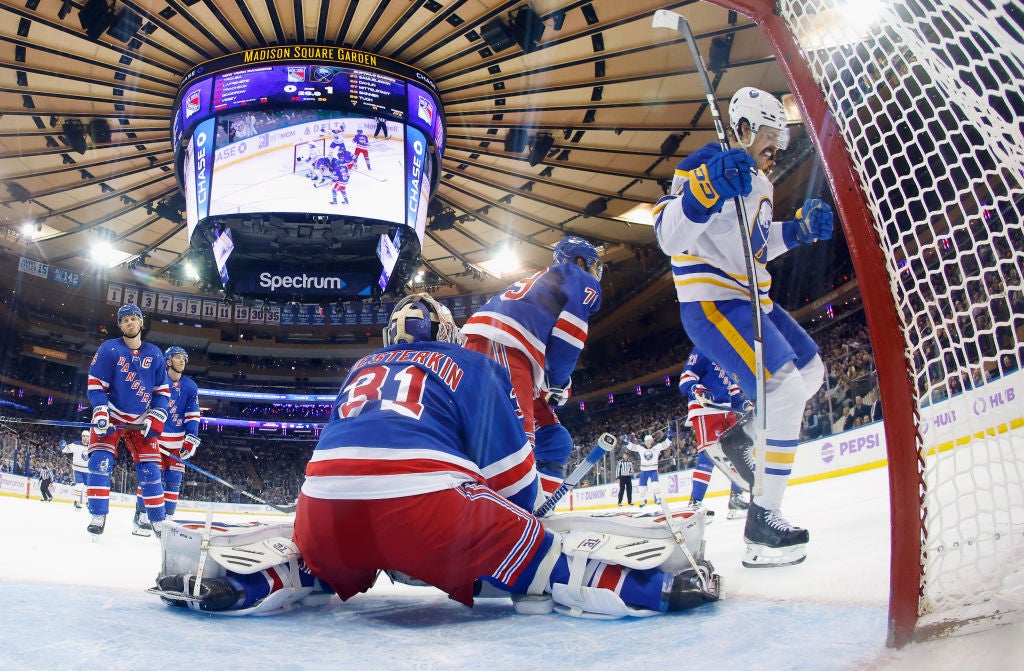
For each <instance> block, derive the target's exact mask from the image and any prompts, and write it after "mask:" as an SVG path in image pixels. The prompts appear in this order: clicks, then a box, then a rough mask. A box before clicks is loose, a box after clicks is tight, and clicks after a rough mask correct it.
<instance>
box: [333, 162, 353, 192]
mask: <svg viewBox="0 0 1024 671" xmlns="http://www.w3.org/2000/svg"><path fill="white" fill-rule="evenodd" d="M345 154H346V155H348V157H351V154H349V153H348V152H345ZM352 165H353V164H352V163H349V162H347V161H346V160H345V159H342V158H336V159H334V161H333V162H332V165H331V173H332V175H333V179H332V184H331V205H337V204H338V195H339V194H340V195H341V202H342V204H344V205H348V181H349V179H350V178H351V177H352V173H351V171H350V170H351V168H352Z"/></svg>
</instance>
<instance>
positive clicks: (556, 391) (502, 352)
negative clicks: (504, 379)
mask: <svg viewBox="0 0 1024 671" xmlns="http://www.w3.org/2000/svg"><path fill="white" fill-rule="evenodd" d="M553 260H554V264H553V265H551V266H548V267H547V268H544V269H543V270H540V271H538V272H536V273H534V274H533V275H531V276H530V277H527V278H525V279H522V280H519V281H518V282H516V283H515V284H513V285H512V286H510V287H509V288H508V289H506V290H505V291H503V292H502V293H500V294H497V295H496V296H494V297H493V298H491V300H489V301H487V302H486V303H485V304H484V305H482V306H481V307H480V309H479V310H477V311H476V312H475V313H474V314H473V315H472V316H471V317H470V318H469V319H468V320H467V321H466V325H465V326H464V327H463V329H462V332H463V333H464V334H465V335H466V347H467V348H468V349H471V350H473V351H475V352H482V353H483V354H486V355H487V356H489V357H491V358H492V359H494V360H495V361H497V362H498V363H500V364H501V365H502V366H504V367H505V368H506V369H508V373H509V377H511V379H512V387H513V388H514V389H515V392H516V396H517V398H518V399H519V405H520V408H521V409H522V412H523V428H524V429H525V430H526V435H527V437H528V438H529V439H530V442H531V443H533V444H534V445H535V448H536V450H537V451H536V452H535V455H536V458H537V470H538V471H539V472H540V477H541V485H542V487H543V489H544V492H545V493H548V494H550V493H551V492H553V491H554V490H555V489H557V488H558V485H559V484H561V482H562V480H563V479H564V478H565V464H566V462H567V461H568V460H569V455H570V454H571V453H572V439H571V438H568V440H567V439H566V438H567V436H568V432H566V431H565V429H564V428H563V427H562V426H561V425H560V424H559V423H558V417H557V415H555V413H554V410H553V409H552V406H561V405H564V404H565V402H566V401H567V400H568V399H569V395H570V393H571V388H572V377H571V374H572V371H573V369H574V368H576V361H577V360H578V359H579V356H580V353H581V352H582V351H583V346H584V344H585V343H586V341H587V329H588V323H589V320H590V316H591V315H592V314H594V313H595V312H597V311H598V310H599V309H600V308H601V276H602V274H603V273H604V266H603V265H602V263H601V260H600V258H598V253H597V249H595V248H594V246H593V245H592V244H590V243H589V242H587V241H586V240H584V239H583V238H580V237H577V236H571V237H568V238H563V239H562V240H560V241H559V242H558V244H556V245H555V249H554V254H553ZM551 426H554V427H556V428H551V429H549V428H545V427H551ZM538 438H540V440H538Z"/></svg>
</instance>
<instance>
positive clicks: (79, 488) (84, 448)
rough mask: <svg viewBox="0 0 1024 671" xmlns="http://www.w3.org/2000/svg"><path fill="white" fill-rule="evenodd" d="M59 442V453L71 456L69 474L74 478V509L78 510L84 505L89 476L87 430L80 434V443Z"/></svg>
mask: <svg viewBox="0 0 1024 671" xmlns="http://www.w3.org/2000/svg"><path fill="white" fill-rule="evenodd" d="M60 442H61V445H60V451H61V452H63V453H64V454H70V455H71V472H72V473H74V476H75V486H74V490H73V491H74V495H75V509H76V510H79V509H81V508H82V506H83V505H85V482H86V479H87V478H88V476H89V456H88V452H89V430H88V429H86V430H85V431H83V432H82V438H81V441H80V442H76V443H68V442H65V441H63V440H62V441H60Z"/></svg>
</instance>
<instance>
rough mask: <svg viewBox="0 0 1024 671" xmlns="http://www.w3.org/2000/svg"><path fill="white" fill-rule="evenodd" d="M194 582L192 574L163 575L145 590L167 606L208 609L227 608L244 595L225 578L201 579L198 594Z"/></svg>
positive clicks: (194, 578)
mask: <svg viewBox="0 0 1024 671" xmlns="http://www.w3.org/2000/svg"><path fill="white" fill-rule="evenodd" d="M195 584H196V577H195V576H194V575H163V576H160V577H159V578H157V579H156V587H151V588H149V589H148V590H146V591H148V592H152V593H153V594H157V595H159V596H160V599H161V600H162V601H163V602H164V603H166V604H167V605H168V606H175V607H178V608H198V609H199V610H209V611H216V610H229V609H230V608H231V607H232V606H234V605H235V604H236V603H237V602H238V600H239V599H240V598H241V597H243V596H245V593H244V592H242V591H240V590H236V589H235V588H234V587H232V586H231V583H230V582H228V579H227V578H207V579H205V580H203V581H202V582H201V583H199V593H198V594H193V592H194V590H195ZM191 604H197V605H191Z"/></svg>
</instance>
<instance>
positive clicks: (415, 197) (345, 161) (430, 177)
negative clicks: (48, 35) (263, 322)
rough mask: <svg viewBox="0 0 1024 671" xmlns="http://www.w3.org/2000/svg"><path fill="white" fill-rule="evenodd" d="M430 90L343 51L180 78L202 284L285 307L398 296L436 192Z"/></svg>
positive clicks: (250, 59)
mask: <svg viewBox="0 0 1024 671" xmlns="http://www.w3.org/2000/svg"><path fill="white" fill-rule="evenodd" d="M436 91H437V87H436V85H435V84H434V83H433V82H432V81H431V80H430V79H429V78H428V77H427V76H426V75H425V74H424V73H422V72H420V71H419V70H416V69H415V68H412V67H410V66H407V65H404V64H402V63H399V62H397V61H393V60H391V59H387V58H385V57H382V56H378V55H375V54H370V53H366V52H361V51H356V50H352V49H344V48H340V47H324V46H302V45H295V46H284V47H271V48H265V49H253V50H249V51H245V52H241V53H238V54H232V55H231V56H226V57H224V58H219V59H216V60H214V61H209V62H207V63H204V64H202V65H200V66H198V67H196V68H195V69H193V70H192V71H191V72H190V73H188V74H187V75H186V76H185V77H184V79H183V80H182V84H181V86H180V88H179V92H178V97H177V98H176V101H175V108H174V118H173V124H172V131H171V132H172V138H173V140H174V147H175V165H176V168H177V175H178V179H179V182H180V185H181V187H182V190H183V192H184V194H185V215H186V223H187V228H188V236H189V243H190V249H191V256H192V258H193V260H197V261H198V262H199V263H198V265H199V266H200V268H201V270H200V272H201V274H202V275H203V278H204V279H208V280H210V281H211V283H212V282H213V280H216V282H217V283H220V284H223V285H224V287H225V288H226V289H227V290H228V291H229V292H230V293H232V294H235V295H239V296H253V297H259V298H264V299H269V300H276V301H280V302H284V301H288V300H295V299H305V298H309V297H311V296H312V297H317V296H319V297H322V298H324V299H325V300H333V299H343V298H351V297H369V296H373V295H378V294H380V293H385V292H389V291H390V292H397V290H399V289H400V285H403V284H404V283H405V281H406V280H407V279H408V274H409V273H410V272H411V271H412V270H413V269H414V268H415V266H416V265H417V264H418V261H419V251H420V248H421V246H422V243H423V235H424V228H425V222H426V212H427V202H428V201H429V199H430V197H431V195H432V194H433V192H434V190H435V189H436V186H437V180H438V175H439V169H440V161H441V154H442V151H443V147H444V139H445V123H444V114H443V111H442V109H441V102H440V99H439V97H438V95H437V92H436ZM226 234H229V239H230V240H231V242H232V248H231V249H230V251H229V254H228V256H227V258H226V259H225V258H224V257H223V251H224V248H223V244H222V242H221V243H220V246H219V247H218V248H217V252H218V253H217V256H216V257H215V255H214V247H213V245H214V243H215V241H218V240H220V241H223V240H224V237H223V236H225V235H226ZM384 252H387V253H386V254H384Z"/></svg>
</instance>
